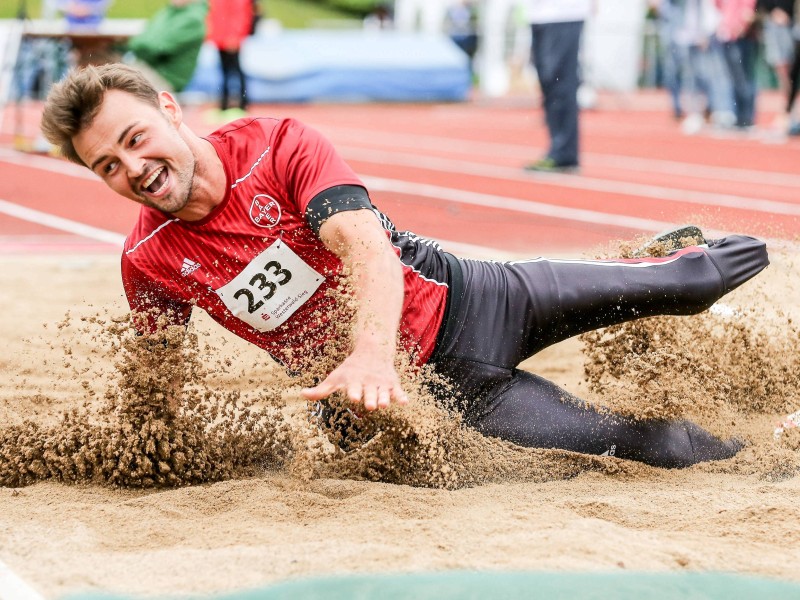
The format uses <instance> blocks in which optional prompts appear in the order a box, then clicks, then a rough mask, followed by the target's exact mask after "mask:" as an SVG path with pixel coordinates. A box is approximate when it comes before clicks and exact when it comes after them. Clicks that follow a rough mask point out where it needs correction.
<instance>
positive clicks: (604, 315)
mask: <svg viewBox="0 0 800 600" xmlns="http://www.w3.org/2000/svg"><path fill="white" fill-rule="evenodd" d="M768 263H769V260H768V258H767V252H766V246H765V244H764V243H763V242H761V241H759V240H756V239H754V238H750V237H745V236H729V237H727V238H724V239H722V240H720V241H717V242H716V243H714V244H713V245H712V246H711V247H709V248H701V247H696V246H692V247H688V248H683V249H682V250H679V251H677V252H674V253H673V254H671V255H670V256H668V257H665V258H641V259H628V260H601V261H592V260H559V259H544V258H539V259H534V260H529V261H517V262H509V263H492V262H481V261H461V262H460V264H461V270H462V273H463V281H464V285H463V287H464V292H463V294H462V297H461V298H460V299H459V301H458V303H457V305H456V306H457V308H456V310H455V312H454V314H453V315H450V316H448V322H447V326H446V328H445V332H444V334H443V337H442V340H441V342H440V347H437V354H439V355H446V356H450V357H452V358H458V359H468V360H476V361H478V362H481V363H485V364H490V365H495V366H498V367H502V368H507V369H511V368H514V367H516V366H517V365H518V364H519V363H520V362H522V361H523V360H525V359H526V358H528V357H530V356H532V355H533V354H535V353H537V352H539V351H540V350H542V349H544V348H546V347H547V346H550V345H552V344H554V343H556V342H559V341H561V340H564V339H567V338H569V337H572V336H575V335H578V334H580V333H583V332H586V331H590V330H592V329H598V328H600V327H607V326H609V325H613V324H616V323H622V322H625V321H630V320H632V319H638V318H641V317H648V316H654V315H684V314H694V313H698V312H700V311H702V310H704V309H706V308H708V307H709V306H711V305H712V304H713V303H714V302H716V301H717V300H718V299H719V298H720V297H722V296H723V295H724V294H726V293H728V292H729V291H731V290H733V289H734V288H736V287H738V286H739V285H741V284H742V283H744V282H745V281H747V280H748V279H750V278H751V277H753V276H755V275H756V274H757V273H759V272H760V271H761V270H762V269H763V268H764V267H766V266H767V264H768ZM488 315H491V317H489V316H488Z"/></svg>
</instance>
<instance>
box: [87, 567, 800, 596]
mask: <svg viewBox="0 0 800 600" xmlns="http://www.w3.org/2000/svg"><path fill="white" fill-rule="evenodd" d="M73 598H75V597H74V596H73ZM80 598H83V599H85V600H89V599H90V598H91V599H93V600H98V599H103V600H125V599H123V598H121V597H118V596H99V595H91V596H81V597H80ZM214 598H215V600H290V599H291V600H323V599H324V600H362V599H363V600H367V599H370V600H371V599H380V600H401V599H402V600H410V599H414V600H472V599H475V600H478V599H481V600H484V599H487V600H523V599H525V600H531V599H538V598H542V599H547V600H575V599H580V600H584V599H586V600H594V599H597V600H667V599H669V600H673V599H680V600H773V599H774V600H795V599H797V600H800V584H798V583H790V582H787V581H776V580H771V579H760V578H756V577H748V576H743V575H734V574H727V573H622V574H617V573H613V574H612V573H585V572H582V573H498V572H473V571H456V572H452V571H451V572H445V573H423V574H414V573H412V574H404V575H351V576H347V577H345V576H341V577H324V578H316V579H302V580H296V581H287V582H283V583H279V584H276V585H273V586H270V587H266V588H262V589H256V590H248V591H242V592H237V593H233V594H224V595H220V596H215V597H214Z"/></svg>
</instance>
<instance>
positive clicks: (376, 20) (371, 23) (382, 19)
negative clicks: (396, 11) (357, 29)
mask: <svg viewBox="0 0 800 600" xmlns="http://www.w3.org/2000/svg"><path fill="white" fill-rule="evenodd" d="M393 28H394V19H393V18H392V9H391V7H390V6H389V5H388V4H378V5H377V6H376V7H375V9H374V10H373V11H372V12H371V13H369V14H368V15H367V16H366V17H364V29H369V30H382V29H393Z"/></svg>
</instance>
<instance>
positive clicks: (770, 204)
mask: <svg viewBox="0 0 800 600" xmlns="http://www.w3.org/2000/svg"><path fill="white" fill-rule="evenodd" d="M339 152H340V153H341V154H342V156H344V157H345V158H346V159H348V160H357V161H359V162H370V163H377V164H381V165H387V164H388V165H393V166H399V167H410V168H416V169H426V170H432V171H439V172H443V173H454V174H458V175H477V176H481V177H493V178H495V179H503V180H513V181H526V182H531V183H533V182H539V183H547V184H551V185H557V186H560V187H565V188H571V189H576V190H585V191H591V192H607V193H613V194H622V195H626V196H636V197H638V198H649V199H652V200H667V201H670V202H683V203H686V204H701V205H703V206H709V205H710V206H719V207H722V208H734V209H738V210H751V211H757V212H764V213H769V214H776V215H787V216H793V217H796V216H800V204H791V203H788V202H780V201H777V200H764V199H762V198H748V197H745V196H734V195H731V194H719V193H712V192H698V191H694V190H683V189H676V188H665V187H661V186H655V185H648V184H643V183H631V182H627V181H614V180H609V179H598V178H592V177H586V176H578V177H576V176H575V175H562V174H558V173H537V174H535V175H534V174H526V173H523V172H522V170H521V169H516V168H512V167H502V166H495V165H485V164H482V163H473V162H467V161H462V160H454V159H449V158H433V157H428V156H425V157H420V156H419V155H416V154H405V153H399V152H387V151H375V150H370V149H366V148H354V147H352V146H339ZM362 179H363V177H362Z"/></svg>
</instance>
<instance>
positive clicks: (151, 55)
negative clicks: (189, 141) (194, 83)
mask: <svg viewBox="0 0 800 600" xmlns="http://www.w3.org/2000/svg"><path fill="white" fill-rule="evenodd" d="M207 14H208V4H207V2H206V1H205V0H170V2H169V4H167V5H166V6H165V7H164V8H162V9H161V10H159V11H158V12H157V13H156V14H155V15H153V17H152V18H151V19H150V20H149V21H148V22H147V25H146V27H145V29H144V31H142V33H140V34H139V35H137V36H136V37H134V38H132V39H131V40H130V41H129V42H128V50H129V51H130V53H131V54H132V55H133V56H134V57H135V58H134V59H133V60H132V61H131V62H132V66H135V67H137V68H138V69H139V70H140V71H142V72H143V73H144V75H145V76H146V77H147V78H148V79H149V80H150V82H151V83H152V84H153V85H154V86H155V87H156V88H157V89H159V90H165V91H168V92H180V91H181V90H183V88H185V87H186V85H187V84H188V83H189V81H190V80H191V79H192V75H193V74H194V70H195V67H196V66H197V57H198V55H199V54H200V48H201V46H202V45H203V41H204V40H205V37H206V15H207Z"/></svg>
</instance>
